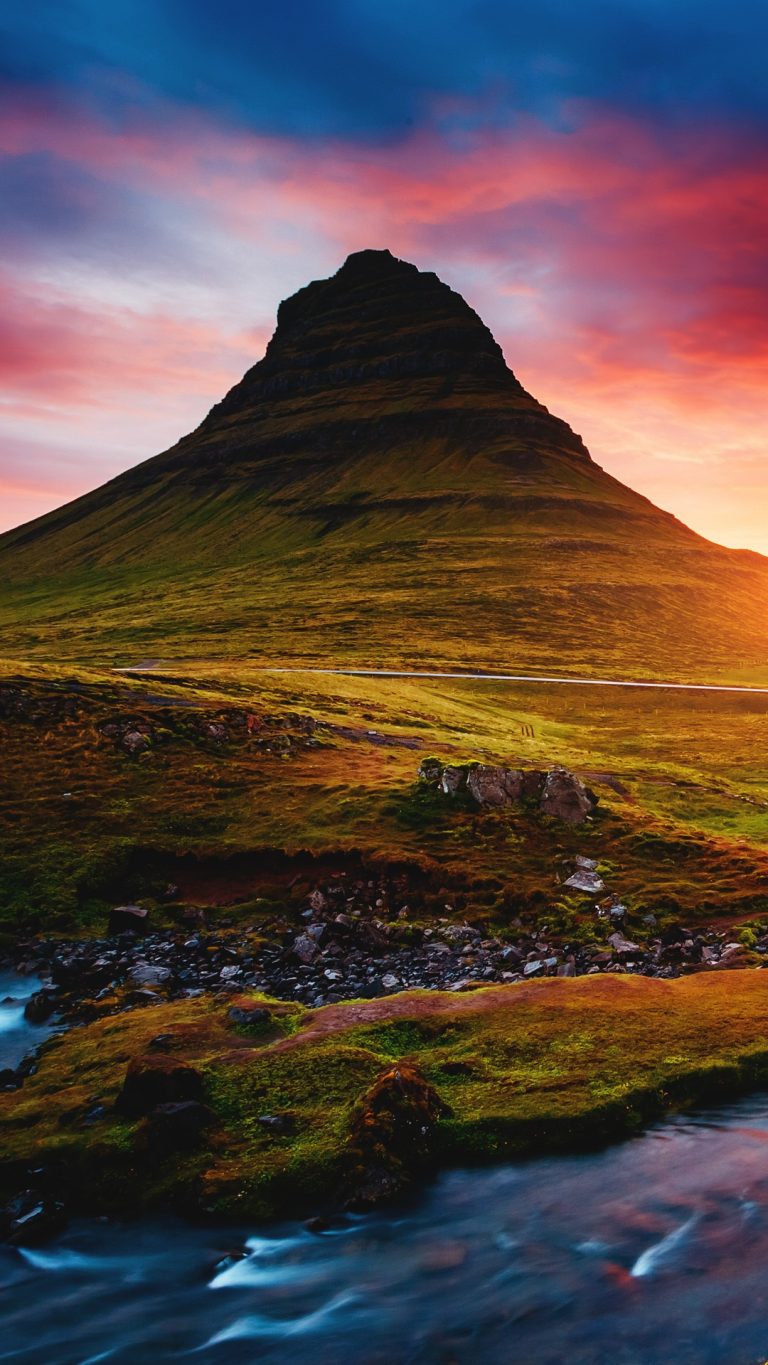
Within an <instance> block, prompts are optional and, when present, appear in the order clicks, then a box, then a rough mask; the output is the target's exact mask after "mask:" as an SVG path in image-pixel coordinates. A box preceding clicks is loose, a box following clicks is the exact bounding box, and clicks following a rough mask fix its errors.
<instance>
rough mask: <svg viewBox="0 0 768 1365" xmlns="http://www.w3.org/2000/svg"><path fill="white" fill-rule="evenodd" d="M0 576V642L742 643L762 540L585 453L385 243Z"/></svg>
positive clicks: (448, 659)
mask: <svg viewBox="0 0 768 1365" xmlns="http://www.w3.org/2000/svg"><path fill="white" fill-rule="evenodd" d="M650 401H652V396H649V402H650ZM0 578H1V579H2V582H3V584H4V592H3V594H2V601H1V602H0V649H1V650H2V652H3V654H4V655H5V656H6V657H15V658H27V659H33V658H40V659H43V658H46V659H59V660H67V659H70V660H78V661H79V662H80V663H84V662H96V663H102V664H106V663H112V662H116V663H130V662H133V661H134V660H138V659H141V658H142V657H156V656H159V657H163V658H171V659H173V658H178V659H181V658H188V659H193V658H206V659H225V658H236V657H240V658H250V659H253V660H255V661H261V662H264V663H275V662H277V663H279V662H290V661H296V662H302V663H308V664H333V663H337V664H356V665H360V666H391V665H395V666H396V665H413V666H415V667H425V666H427V665H429V666H438V667H439V666H445V665H451V666H456V665H459V666H473V667H481V668H489V669H495V668H505V667H514V668H515V669H517V670H526V669H532V670H538V669H551V670H554V669H556V670H557V671H558V672H561V673H577V672H581V671H583V670H590V671H592V672H595V673H602V674H604V675H610V674H613V675H615V674H621V675H623V676H628V677H642V676H654V675H655V676H663V677H670V678H690V679H716V678H718V677H725V676H731V677H736V676H740V675H742V674H744V673H745V672H748V671H751V673H752V675H753V676H754V675H760V673H761V670H763V669H764V668H768V561H766V560H764V559H762V558H761V557H760V556H758V555H754V554H750V553H740V552H736V551H731V550H725V549H722V548H720V547H718V546H715V545H712V544H710V543H709V542H707V541H705V540H703V539H701V538H700V537H698V536H696V535H695V534H694V533H693V532H691V531H690V530H688V529H687V528H686V527H684V526H683V525H681V523H680V522H678V521H677V520H676V519H675V518H673V517H672V516H670V515H668V514H667V513H664V512H662V511H660V510H659V509H658V508H656V507H654V506H653V505H652V504H651V503H650V502H648V501H647V500H646V499H645V498H643V497H641V496H639V495H638V494H636V493H634V492H632V490H631V489H629V488H626V487H624V486H623V485H622V484H620V483H619V482H618V481H617V480H615V479H614V478H612V477H611V476H610V475H609V474H607V473H606V472H605V471H604V470H602V469H600V468H599V466H597V465H596V464H595V463H594V462H593V461H592V460H591V458H590V456H589V454H588V452H587V450H586V449H585V447H584V445H583V444H582V442H581V440H580V438H579V437H578V436H576V435H575V434H574V433H573V432H572V431H571V430H570V428H569V427H568V426H567V425H566V424H565V423H563V422H562V421H560V420H559V419H557V418H555V417H553V416H552V415H551V414H549V413H548V412H547V410H546V409H545V408H543V407H542V406H541V405H540V404H539V403H537V402H536V401H535V399H533V398H532V397H531V396H530V395H529V394H527V393H526V392H525V391H524V390H523V389H522V387H521V386H520V384H519V383H518V382H517V380H516V379H515V377H514V375H513V374H512V373H511V372H510V371H509V369H508V368H507V366H506V364H505V362H504V359H503V356H502V353H501V351H500V349H499V347H498V346H497V345H496V343H495V341H494V340H493V338H492V336H491V334H490V332H489V331H488V330H487V328H485V326H484V325H483V323H482V322H481V321H480V319H479V318H478V317H477V315H476V314H475V313H474V312H473V311H472V309H471V308H469V306H468V305H467V304H466V303H465V302H464V301H463V300H462V299H461V298H460V297H459V296H458V295H457V294H455V293H454V292H453V291H452V290H450V289H449V288H448V287H447V286H446V285H444V284H442V283H440V281H438V280H437V278H436V277H435V276H434V275H432V274H428V273H423V272H419V271H417V270H416V268H415V267H414V266H411V265H408V264H406V263H404V262H402V261H397V260H395V259H394V258H393V257H391V256H390V255H389V253H388V252H360V253H357V254H356V255H354V256H351V257H350V258H349V259H348V260H347V262H346V263H345V264H344V266H343V267H342V268H341V270H339V272H338V273H337V274H336V275H335V276H333V277H332V279H330V280H324V281H318V282H315V283H313V284H311V285H309V286H308V287H307V288H305V289H303V290H301V291H299V293H298V294H296V295H295V296H294V297H293V298H292V299H289V300H288V301H287V302H286V303H284V304H283V305H281V308H280V311H279V314H278V327H277V331H276V333H275V336H274V337H273V339H272V341H271V342H270V345H269V347H268V350H267V353H266V356H265V358H264V359H263V360H262V361H261V362H260V363H259V364H257V365H255V366H254V367H253V369H252V370H250V371H249V372H248V374H246V376H245V377H244V379H243V380H242V381H241V383H240V384H238V385H236V386H235V388H234V389H232V390H231V392H230V393H229V394H228V395H227V397H226V398H225V399H224V400H223V402H222V403H220V404H218V405H217V406H216V407H215V408H214V409H213V410H212V412H211V413H210V414H209V416H208V417H207V418H206V420H205V421H204V422H203V423H202V425H201V426H200V427H199V428H198V429H197V431H195V432H193V433H192V434H191V435H189V436H187V437H185V438H184V439H183V440H181V441H180V442H179V443H178V444H177V445H176V446H174V447H173V448H172V449H171V450H169V451H166V452H165V453H164V454H161V455H159V456H157V457H155V458H154V459H151V460H148V461H147V462H145V463H144V464H141V465H139V466H137V467H136V468H134V469H132V470H130V471H128V472H127V473H125V474H123V475H121V476H120V477H118V478H116V479H114V480H112V481H111V482H110V483H108V484H105V485H104V486H103V487H102V488H99V489H97V490H96V491H95V492H93V493H90V494H88V495H86V496H85V497H83V498H80V499H78V500H77V501H75V502H73V503H71V504H69V505H68V506H66V507H63V508H61V509H59V510H58V511H56V512H54V513H51V514H50V515H48V516H46V517H43V518H40V519H39V520H38V521H35V522H32V523H30V524H29V525H27V526H24V527H21V528H19V529H17V530H15V531H12V532H10V533H8V534H6V535H5V536H3V537H0Z"/></svg>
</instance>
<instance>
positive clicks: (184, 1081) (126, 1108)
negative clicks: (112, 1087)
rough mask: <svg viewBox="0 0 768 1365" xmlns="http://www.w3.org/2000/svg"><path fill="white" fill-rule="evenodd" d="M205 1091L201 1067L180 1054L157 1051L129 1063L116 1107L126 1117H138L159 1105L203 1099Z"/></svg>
mask: <svg viewBox="0 0 768 1365" xmlns="http://www.w3.org/2000/svg"><path fill="white" fill-rule="evenodd" d="M202 1093H203V1081H202V1077H201V1076H200V1073H199V1071H196V1070H195V1068H194V1067H192V1066H189V1065H188V1064H187V1063H186V1062H182V1061H180V1060H179V1059H178V1058H177V1057H168V1056H164V1055H163V1054H162V1053H154V1054H153V1055H151V1056H145V1057H134V1059H133V1061H132V1062H131V1063H130V1064H129V1066H128V1070H127V1072H126V1076H125V1081H124V1082H123V1088H122V1090H121V1091H120V1094H119V1095H118V1097H117V1100H116V1103H115V1108H116V1109H117V1111H118V1113H120V1114H123V1115H125V1117H126V1118H139V1117H141V1116H142V1115H144V1114H149V1113H150V1112H151V1111H152V1110H153V1109H156V1108H157V1106H158V1105H164V1104H177V1103H182V1102H183V1101H186V1100H200V1099H201V1098H202Z"/></svg>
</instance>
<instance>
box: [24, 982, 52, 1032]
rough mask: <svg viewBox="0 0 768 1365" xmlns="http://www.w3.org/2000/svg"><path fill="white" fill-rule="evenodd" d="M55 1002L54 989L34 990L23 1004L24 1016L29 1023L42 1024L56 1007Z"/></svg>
mask: <svg viewBox="0 0 768 1365" xmlns="http://www.w3.org/2000/svg"><path fill="white" fill-rule="evenodd" d="M56 1003H57V997H56V993H55V991H47V990H42V991H36V992H35V994H34V995H31V996H30V997H29V1000H28V1001H27V1003H26V1005H25V1006H24V1018H25V1019H28V1020H29V1022H30V1024H44V1023H45V1021H46V1019H50V1017H51V1015H52V1014H53V1012H54V1010H55V1009H56Z"/></svg>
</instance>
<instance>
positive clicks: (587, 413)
mask: <svg viewBox="0 0 768 1365" xmlns="http://www.w3.org/2000/svg"><path fill="white" fill-rule="evenodd" d="M44 8H45V7H44ZM145 8H146V12H145V18H146V33H147V45H148V46H149V47H153V43H154V47H153V50H154V51H155V60H154V62H151V61H150V60H149V58H148V57H147V55H146V53H145V52H140V51H139V48H138V44H137V39H136V34H135V33H134V32H133V29H132V27H131V25H130V23H129V17H130V16H129V11H132V12H133V14H134V16H135V15H136V13H137V11H142V12H144V11H145ZM258 8H259V10H260V11H261V12H260V15H259V20H258V22H257V19H256V18H253V17H250V18H249V15H248V13H247V12H246V7H245V6H241V5H239V4H237V3H234V0H228V3H227V4H225V5H224V6H223V9H224V10H225V11H227V12H228V17H229V19H230V21H231V26H230V27H229V28H228V29H227V34H226V36H222V34H219V35H218V38H217V43H214V45H213V47H212V48H211V49H210V51H209V53H208V62H207V64H205V56H206V43H207V42H208V41H209V38H210V35H208V34H207V31H206V24H205V21H204V12H203V9H201V8H200V7H198V6H197V5H196V4H192V5H190V6H189V10H188V19H189V22H188V24H185V27H184V32H185V39H184V42H185V44H186V46H185V48H184V50H183V51H182V52H181V53H178V52H175V53H172V52H171V50H170V47H168V46H166V47H163V23H162V19H161V13H162V12H163V11H164V10H166V9H171V10H172V9H174V6H173V5H171V6H156V7H154V8H153V10H152V12H150V8H149V7H145V6H143V5H139V6H138V7H137V6H135V5H134V6H127V5H116V6H115V7H114V19H113V22H112V23H110V24H108V23H107V21H106V19H104V20H103V21H100V20H99V17H98V12H97V9H96V7H95V6H93V5H91V4H89V3H86V4H83V5H79V6H77V7H72V9H71V12H70V7H69V6H60V7H58V10H57V16H55V17H54V16H50V25H51V29H50V34H49V40H50V47H49V48H46V45H45V43H43V44H42V45H40V43H39V39H40V35H39V33H38V35H37V38H38V60H37V63H36V64H35V63H32V62H31V60H30V59H29V43H30V41H31V39H30V34H29V33H27V32H26V31H25V28H24V23H25V21H22V20H19V21H18V28H17V31H15V32H14V33H13V34H10V35H8V37H9V39H10V41H9V44H8V50H9V52H10V53H11V58H10V64H9V66H10V70H9V77H10V78H9V79H8V81H7V83H6V85H5V94H4V98H3V103H2V108H1V109H0V153H1V154H2V161H1V162H0V197H1V198H2V202H3V205H4V208H3V227H2V239H3V258H4V261H5V265H4V267H3V270H2V273H1V274H0V299H1V300H2V322H1V323H0V382H1V384H2V402H3V408H2V441H3V444H2V449H3V459H2V510H1V515H0V525H2V527H11V526H13V525H16V524H18V523H19V522H22V521H24V520H27V519H29V518H32V517H34V516H37V515H39V514H41V513H43V512H45V511H47V510H49V509H50V508H52V507H54V506H56V505H57V504H59V503H61V502H62V501H65V500H67V499H70V498H73V497H75V496H77V495H78V494H80V493H82V492H84V491H86V490H87V489H90V488H92V487H94V486H96V485H97V484H100V483H102V482H104V481H105V480H106V479H108V478H110V477H112V476H113V475H114V474H115V473H117V472H119V471H120V470H122V469H125V468H127V467H128V466H130V465H132V464H134V463H136V462H137V461H139V460H141V459H144V458H147V457H148V456H149V455H152V454H154V453H155V452H157V451H159V450H161V449H163V448H164V447H166V446H168V445H170V444H172V443H173V442H174V441H175V440H176V439H177V438H178V437H179V436H180V435H181V434H183V433H184V432H185V431H187V430H189V429H190V428H193V427H194V426H196V425H197V423H198V422H199V421H200V420H201V419H202V417H203V416H204V415H205V413H206V411H207V410H208V408H209V407H210V406H211V404H212V403H213V402H214V401H216V400H217V399H218V398H219V397H221V395H222V393H223V392H224V391H225V390H226V389H227V388H228V387H229V386H230V385H231V384H232V383H234V382H236V381H237V380H238V379H239V378H240V376H241V374H242V372H243V371H244V370H245V369H246V368H247V367H248V366H249V365H250V364H252V363H253V362H254V361H255V360H256V359H258V358H259V357H260V355H261V354H262V353H263V348H264V346H265V344H266V341H267V340H268V337H269V333H270V331H271V327H272V319H273V317H274V313H275V309H276V306H277V304H278V302H279V301H280V299H281V298H284V297H285V296H286V295H288V294H290V293H291V292H293V291H294V290H295V289H296V288H298V287H300V286H301V285H302V284H303V283H304V282H305V281H306V280H307V279H309V278H313V277H318V276H323V275H326V274H330V273H332V272H333V271H334V270H335V269H336V268H337V267H338V265H339V264H340V263H341V261H342V259H343V258H344V256H345V255H346V254H347V253H348V252H349V251H351V250H356V249H359V248H362V247H365V246H375V247H383V246H387V247H389V249H390V250H391V251H393V252H394V253H395V254H398V255H401V256H405V257H407V258H408V259H411V260H413V261H415V262H416V264H418V265H419V266H420V267H421V268H422V269H434V270H436V271H437V272H438V274H439V275H440V276H441V277H442V278H443V279H445V280H447V281H448V282H449V283H450V284H452V285H453V286H454V287H455V288H457V289H459V290H460V291H461V292H462V293H463V294H464V296H465V297H466V298H467V299H468V300H469V301H470V302H471V303H472V305H473V306H474V307H475V308H476V309H477V311H478V312H479V313H480V314H481V316H483V318H484V319H485V320H486V321H487V322H488V323H489V325H490V326H491V327H492V329H493V330H494V332H495V334H496V336H497V337H498V339H499V341H500V342H501V344H502V345H503V347H504V351H505V354H506V357H507V360H508V363H509V364H510V366H511V367H512V368H513V369H514V371H515V372H516V374H517V375H518V377H519V378H520V379H521V381H522V382H523V384H524V385H525V386H526V387H527V388H528V389H530V390H531V392H533V393H534V394H535V395H536V397H538V398H539V399H540V400H541V401H542V402H544V403H546V404H547V406H548V407H549V408H550V409H552V410H553V411H555V412H557V413H559V414H560V415H562V416H563V417H565V418H566V419H567V420H568V421H569V422H570V423H571V425H572V426H574V427H575V428H576V430H577V431H579V432H580V433H581V434H582V436H583V437H584V439H585V441H586V443H587V445H588V447H589V449H590V451H591V453H592V455H593V456H594V458H595V459H596V460H597V461H598V463H600V464H602V465H603V466H604V467H605V468H607V469H608V470H610V472H611V473H613V474H615V475H617V476H618V477H619V478H621V479H622V480H624V481H625V482H627V483H629V484H631V485H632V486H633V487H635V488H636V489H638V490H639V491H641V492H643V493H645V494H647V495H648V496H649V497H651V498H652V499H653V500H654V501H655V502H657V503H659V504H660V505H661V506H663V507H666V508H668V509H670V510H671V511H673V512H675V513H676V514H677V515H678V516H679V517H681V518H682V519H683V520H684V521H686V522H688V523H689V524H690V525H692V526H693V527H694V528H695V529H696V530H698V531H700V532H702V533H703V534H704V535H706V536H709V537H711V538H713V539H716V540H719V541H721V542H723V543H725V544H728V545H734V546H747V547H751V548H753V549H757V550H761V551H763V552H768V530H766V525H765V506H766V494H767V493H768V472H767V471H768V465H767V464H766V460H765V440H766V430H768V399H767V398H766V393H767V391H768V386H767V385H766V378H767V377H768V348H767V346H766V331H765V320H764V319H765V314H766V306H767V304H768V298H767V296H768V272H767V271H766V265H765V230H766V217H767V211H768V165H766V162H767V161H768V152H767V151H766V142H765V138H764V136H763V134H764V125H765V116H766V110H765V109H764V108H762V107H760V104H759V96H760V92H759V91H758V75H759V73H757V72H755V73H754V80H752V76H751V73H750V67H749V60H748V59H747V58H745V57H744V54H743V53H738V54H737V51H736V45H735V39H734V41H733V42H732V41H731V40H730V39H729V36H728V33H727V31H723V29H722V26H719V27H718V26H715V24H714V21H712V22H710V20H711V15H710V16H709V18H708V14H709V7H708V6H707V5H704V6H696V10H697V14H698V16H699V19H698V24H699V29H700V44H699V50H698V51H697V52H696V53H693V54H691V53H681V52H680V51H679V50H677V49H676V48H675V30H676V24H677V20H675V19H673V18H669V17H665V16H664V14H663V12H662V11H661V8H660V7H658V8H659V12H658V14H657V15H656V16H655V19H654V20H653V22H654V23H656V24H657V25H658V26H659V32H660V34H661V37H662V38H663V39H664V41H660V42H659V44H658V45H657V47H656V48H655V49H654V51H653V52H652V53H651V52H646V53H645V56H644V55H643V51H644V50H643V48H642V45H640V46H639V48H638V49H637V50H634V49H633V47H632V43H630V42H629V41H628V40H626V39H627V35H626V34H624V38H622V41H619V39H620V36H621V35H618V33H617V34H616V35H614V38H615V51H614V50H612V52H611V53H609V54H608V56H609V57H610V58H611V61H612V62H613V66H610V63H609V64H608V65H609V66H610V69H611V71H612V75H611V78H610V79H609V78H608V77H606V76H605V74H604V70H607V69H608V66H606V67H605V68H604V69H603V68H601V70H603V75H602V76H601V77H600V79H597V78H595V80H594V81H593V82H592V83H590V80H589V71H590V70H591V66H590V63H591V62H593V60H594V61H596V60H597V58H596V57H595V54H594V53H593V52H592V50H591V48H590V29H589V22H588V20H589V11H590V10H592V9H594V10H595V11H597V9H598V6H597V5H589V4H588V5H587V7H586V9H587V14H586V26H585V29H584V31H583V32H581V33H580V34H578V35H577V33H576V31H575V29H574V30H573V31H571V29H572V25H571V24H570V23H569V22H568V21H567V20H566V21H565V22H564V24H563V25H562V26H561V28H562V31H561V32H560V36H559V38H558V40H557V44H556V47H555V48H554V49H553V50H551V51H550V50H548V49H547V44H546V41H545V35H544V33H543V28H544V25H543V24H541V25H539V27H538V28H537V26H536V25H535V24H534V22H533V20H532V18H531V15H532V13H533V10H532V7H529V6H523V7H522V12H521V15H519V16H518V18H519V19H520V21H521V29H520V33H518V34H517V35H516V36H515V39H514V41H513V38H512V36H511V35H510V32H509V26H508V24H507V23H506V19H505V14H506V7H504V6H495V5H489V6H486V7H484V9H483V14H482V15H481V14H480V10H479V7H476V6H473V5H470V4H462V3H458V0H456V2H455V3H451V4H450V5H449V6H448V7H447V8H448V10H449V11H450V13H449V14H446V11H445V7H443V8H442V10H441V15H440V19H439V20H438V13H437V10H436V9H433V7H432V6H421V7H417V9H419V14H420V16H421V17H417V18H410V19H409V18H407V17H406V14H405V11H404V10H401V7H400V6H398V5H395V6H394V10H395V11H397V12H399V22H400V25H401V28H402V29H403V30H404V31H405V33H406V34H407V38H408V41H402V42H401V43H399V44H398V43H396V42H395V35H394V28H393V25H394V24H395V19H396V18H398V15H397V14H395V18H393V16H392V10H393V7H392V6H390V7H388V8H387V10H386V11H385V9H384V8H383V7H379V5H378V4H375V5H372V6H364V7H360V8H359V15H360V22H359V24H358V25H357V26H350V25H349V24H348V23H347V28H346V31H345V46H344V48H343V49H341V50H340V52H339V54H338V66H334V65H333V64H332V63H331V65H330V68H329V69H324V70H323V71H322V72H321V71H320V70H315V69H314V68H313V66H312V62H313V55H312V37H313V30H314V29H315V28H316V26H317V24H318V22H319V20H318V19H317V17H316V15H315V17H313V18H312V19H311V20H310V18H309V17H308V16H307V14H306V13H304V12H303V10H302V7H301V6H287V7H281V14H278V13H277V12H276V11H275V12H272V7H271V6H270V7H266V9H267V10H269V11H270V13H269V14H267V13H266V11H265V10H264V7H258ZM561 8H562V7H561ZM623 8H624V10H625V15H626V16H627V17H628V22H629V19H632V24H634V25H635V26H636V29H637V32H638V33H642V32H643V31H645V30H644V29H643V22H644V21H643V20H642V19H641V16H640V8H639V7H637V9H635V6H634V5H627V6H624V7H623ZM648 8H649V7H646V10H647V9H648ZM656 8H657V7H656V6H653V5H651V6H650V10H651V11H655V10H656ZM735 8H736V9H740V8H742V7H741V6H739V5H737V6H736V7H735ZM110 9H112V7H110ZM318 9H323V10H326V11H327V13H326V20H325V22H326V25H330V28H331V31H332V30H333V24H334V15H336V17H337V18H338V16H339V15H340V14H342V12H344V13H347V11H348V9H349V7H348V6H345V5H330V6H320V7H318ZM545 9H547V10H549V9H552V10H553V12H554V11H556V10H558V6H557V5H554V6H545ZM675 9H676V12H677V14H678V15H680V14H681V12H682V11H688V10H690V9H691V6H689V5H688V4H682V5H677V6H676V7H675ZM75 11H76V12H75ZM529 11H530V12H529ZM427 12H429V13H430V21H429V22H427V21H426V15H427ZM86 13H87V14H88V15H89V24H90V29H89V42H88V45H87V50H86V45H85V43H84V38H83V33H82V32H81V31H80V29H79V28H78V24H80V25H81V26H82V24H84V22H85V20H84V18H83V16H84V15H85V14H86ZM526 14H527V16H528V17H527V19H526V17H525V16H526ZM712 14H714V11H712ZM78 16H79V19H78ZM281 16H282V17H281ZM632 16H634V17H632ZM347 19H348V14H347ZM299 21H302V22H301V23H299ZM291 22H293V23H294V24H296V23H299V27H298V30H294V40H292V42H291V43H289V42H288V36H289V35H288V31H287V26H288V25H289V24H290V23H291ZM438 22H440V24H441V25H442V24H445V25H446V26H447V27H449V28H450V29H451V32H450V34H449V35H448V36H441V37H440V40H439V41H437V40H436V26H437V24H438ZM761 23H763V25H764V20H762V21H761ZM260 24H261V28H260V27H259V25H260ZM632 24H630V30H631V31H632V32H635V29H633V28H632ZM140 27H141V25H140V24H138V25H137V28H140ZM225 28H227V26H226V25H225V24H222V29H225ZM153 34H154V38H153ZM326 37H327V33H326ZM593 37H594V41H595V42H597V30H596V31H595V34H593ZM625 40H626V41H625ZM667 40H668V41H667ZM600 41H601V42H602V43H603V44H604V43H605V42H606V41H607V39H606V34H605V32H604V31H601V34H600ZM217 44H218V45H217ZM239 44H242V45H243V46H244V48H246V49H248V51H249V54H250V57H251V58H252V60H253V62H254V63H255V64H256V68H257V73H256V75H255V76H254V80H253V89H255V90H256V91H257V94H256V95H253V97H252V98H247V97H246V94H245V93H244V91H245V90H246V85H245V82H244V81H243V82H240V83H238V82H239V77H238V75H237V70H235V67H236V61H235V54H236V53H237V50H238V46H239ZM222 45H223V47H222ZM569 45H570V46H569ZM331 46H332V45H331ZM224 49H226V51H224ZM462 51H464V52H466V54H467V65H466V66H462V65H461V63H460V62H459V56H460V54H461V52H462ZM275 52H279V53H281V54H282V56H283V61H284V65H283V67H281V68H280V69H281V71H282V78H281V80H280V81H279V82H277V83H275V82H273V83H272V84H270V83H269V82H268V81H267V79H266V76H265V77H264V81H263V83H262V85H261V86H260V85H259V79H258V70H259V69H261V68H260V65H259V64H260V63H263V64H264V70H265V71H266V67H267V65H268V64H269V63H270V62H272V61H273V60H274V54H275ZM673 53H674V55H670V54H673ZM222 54H224V55H226V56H227V57H228V59H229V60H230V67H229V68H228V70H229V73H230V76H229V79H230V80H231V82H232V83H231V85H228V84H226V83H225V82H224V80H223V77H222V78H220V77H219V76H218V75H217V72H218V71H219V59H220V58H221V59H222V60H223V56H222ZM270 54H271V55H270ZM374 54H375V59H374ZM327 55H328V49H327V47H326V50H325V52H324V54H323V62H324V63H325V62H326V61H327ZM604 55H605V54H604ZM737 56H738V67H737ZM317 60H318V61H319V60H320V59H319V58H318V59H317ZM233 62H234V63H235V67H233V66H232V64H231V63H233ZM622 62H623V75H624V77H625V79H624V80H622V79H620V77H621V75H622V66H621V64H622ZM420 63H421V65H420ZM644 63H645V64H644ZM681 63H683V64H684V63H691V64H692V65H691V70H692V71H693V70H695V71H698V72H699V74H700V75H701V79H700V80H694V79H691V76H690V72H688V80H687V84H686V85H685V87H684V89H683V86H682V84H681V85H680V87H679V89H678V87H677V86H676V76H677V74H678V70H679V68H680V64H681ZM630 65H631V67H632V72H634V75H632V74H630ZM203 66H204V77H205V78H204V79H203V78H202V76H201V74H200V73H201V71H202V70H203ZM350 69H351V70H352V71H354V73H355V74H354V75H352V74H350ZM532 70H535V71H536V72H537V73H538V76H537V84H536V92H535V96H534V94H533V93H532V89H531V87H530V85H529V82H528V80H527V76H526V73H527V72H530V71H532ZM704 70H706V71H707V72H708V79H704V76H703V74H702V73H703V72H704ZM233 71H234V74H233ZM737 76H738V79H737ZM301 83H303V84H302V90H301V94H299V90H298V87H299V84H301ZM542 89H545V90H546V92H547V98H546V99H545V100H543V99H542V94H541V92H542ZM676 92H677V93H676ZM752 96H754V98H752Z"/></svg>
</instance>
